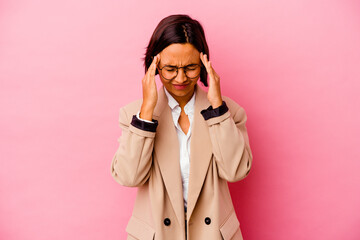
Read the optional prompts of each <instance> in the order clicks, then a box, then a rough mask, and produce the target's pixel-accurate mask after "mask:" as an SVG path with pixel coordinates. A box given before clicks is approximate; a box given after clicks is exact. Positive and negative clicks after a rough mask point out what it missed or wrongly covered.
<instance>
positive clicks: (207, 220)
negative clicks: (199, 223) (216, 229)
mask: <svg viewBox="0 0 360 240" xmlns="http://www.w3.org/2000/svg"><path fill="white" fill-rule="evenodd" d="M205 223H206V225H209V224H210V223H211V218H209V217H206V218H205Z"/></svg>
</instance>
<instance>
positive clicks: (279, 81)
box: [0, 0, 360, 240]
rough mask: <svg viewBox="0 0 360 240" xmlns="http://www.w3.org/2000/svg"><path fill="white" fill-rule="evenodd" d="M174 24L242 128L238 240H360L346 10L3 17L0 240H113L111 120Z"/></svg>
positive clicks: (355, 13)
mask: <svg viewBox="0 0 360 240" xmlns="http://www.w3.org/2000/svg"><path fill="white" fill-rule="evenodd" d="M174 13H187V14H190V16H192V17H194V18H196V19H198V20H199V21H200V22H201V23H202V24H203V26H204V28H205V32H206V36H207V40H208V44H209V47H210V52H211V56H210V57H211V60H212V62H213V65H214V68H215V70H216V71H217V73H218V74H219V75H220V77H221V86H222V93H223V95H227V96H229V97H231V98H233V99H234V100H236V101H237V102H238V103H239V104H240V105H242V106H243V107H244V108H245V110H246V112H247V115H248V122H247V127H248V133H249V136H250V145H251V147H252V151H253V155H254V163H253V168H252V172H251V173H250V175H249V176H248V177H247V178H246V179H244V180H243V181H241V182H237V183H231V184H229V185H230V190H231V192H232V196H233V202H234V205H235V208H236V212H237V214H238V218H239V220H240V223H241V229H242V232H243V235H244V238H245V239H246V240H251V239H253V240H275V239H276V240H289V239H291V240H302V239H316V240H323V239H324V240H325V239H326V240H339V239H341V240H343V239H349V240H355V239H360V228H359V224H360V174H359V170H360V163H359V160H360V150H359V149H360V146H359V144H360V141H359V135H360V127H359V122H360V111H359V109H360V104H359V102H360V101H359V100H360V97H359V90H360V83H359V80H360V2H359V1H355V0H354V1H350V0H349V1H344V0H327V1H321V0H303V1H300V0H290V1H289V0H286V1H285V0H282V1H266V0H256V1H253V0H252V1H250V0H249V1H237V0H232V1H209V0H207V1H182V2H176V3H175V1H174V2H170V1H142V2H140V1H115V0H101V1H100V0H86V1H73V0H62V1H60V0H54V1H46V0H32V1H24V0H14V1H0V36H1V37H0V84H1V85H0V123H1V124H0V132H1V133H0V141H1V145H0V151H1V162H0V164H1V165H0V239H4V240H12V239H19V240H49V239H51V240H57V239H77V240H85V239H86V240H98V239H106V240H111V239H114V240H115V239H125V236H126V233H125V227H126V224H127V221H128V219H129V217H130V215H131V211H132V207H133V203H134V197H135V194H136V189H133V188H126V187H122V186H120V185H119V184H117V183H116V182H115V181H114V180H113V179H112V177H111V174H110V164H111V160H112V157H113V155H114V153H115V151H116V149H117V147H118V145H117V144H118V143H117V138H118V137H119V136H120V134H121V131H120V128H119V126H118V114H119V108H120V107H121V106H123V105H125V104H126V103H128V102H130V101H132V100H135V99H138V98H140V97H141V94H142V93H141V79H142V77H143V75H144V70H143V62H142V60H141V58H142V57H143V54H144V52H145V47H146V46H147V43H148V41H149V39H150V36H151V34H152V32H153V30H154V28H155V27H156V25H157V23H158V22H159V21H160V20H161V19H162V18H163V17H166V16H168V15H170V14H174ZM158 83H159V82H158ZM159 86H160V85H158V87H159Z"/></svg>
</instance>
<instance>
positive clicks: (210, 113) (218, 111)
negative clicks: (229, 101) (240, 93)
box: [200, 101, 229, 120]
mask: <svg viewBox="0 0 360 240" xmlns="http://www.w3.org/2000/svg"><path fill="white" fill-rule="evenodd" d="M228 110H229V108H228V107H227V106H226V103H225V102H224V101H223V102H222V104H221V106H220V107H217V108H213V107H212V106H210V107H208V108H207V109H204V110H202V111H201V112H200V113H201V115H202V116H203V117H204V119H205V120H208V119H210V118H214V117H219V116H221V115H223V114H225V113H226V112H227V111H228Z"/></svg>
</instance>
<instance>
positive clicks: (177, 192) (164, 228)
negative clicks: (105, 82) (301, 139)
mask: <svg viewBox="0 0 360 240" xmlns="http://www.w3.org/2000/svg"><path fill="white" fill-rule="evenodd" d="M145 72H146V74H145V77H144V78H143V80H142V89H143V98H142V99H139V100H137V101H135V102H132V103H130V104H128V105H126V106H124V107H122V108H121V109H120V117H119V122H120V127H121V128H122V136H121V137H120V138H119V140H118V141H119V148H118V150H117V152H116V154H115V156H114V158H113V160H112V166H111V171H112V176H113V177H114V178H115V180H116V181H117V182H118V183H120V184H121V185H123V186H129V187H138V192H137V196H136V200H135V206H134V209H133V214H132V216H131V218H130V220H129V222H128V225H127V227H126V231H127V233H128V239H144V240H145V239H165V240H177V239H182V240H183V239H188V240H201V239H206V240H213V239H214V240H215V239H242V234H241V230H240V227H239V221H238V219H237V217H236V214H235V211H234V207H233V204H232V200H231V196H230V193H229V189H228V185H227V182H235V181H239V180H241V179H243V178H244V177H246V176H247V175H248V174H249V170H250V168H251V165H252V153H251V150H250V146H249V139H248V134H247V130H246V126H245V122H246V113H245V111H244V109H243V108H242V107H240V106H239V105H238V104H237V103H235V102H234V101H233V100H231V99H230V98H228V97H225V96H222V95H221V91H220V78H219V76H218V75H217V74H216V72H215V70H214V69H213V67H212V65H211V62H210V61H209V50H208V46H207V43H206V40H205V35H204V30H203V28H202V26H201V25H200V23H199V22H198V21H196V20H194V19H191V18H190V17H189V16H187V15H172V16H169V17H166V18H164V19H163V20H162V21H161V22H160V23H159V24H158V26H157V27H156V29H155V31H154V33H153V35H152V37H151V39H150V42H149V45H148V47H147V51H146V56H145ZM158 73H160V74H159V75H160V79H161V82H162V84H163V86H162V87H161V88H160V90H159V91H158V90H157V87H156V83H155V75H156V74H158ZM208 76H209V84H208V83H207V78H208ZM199 78H200V81H201V82H202V83H203V84H204V85H205V86H208V91H207V92H205V91H204V90H202V89H201V88H200V87H199V86H198V84H197V81H198V79H199Z"/></svg>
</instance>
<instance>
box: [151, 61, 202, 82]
mask: <svg viewBox="0 0 360 240" xmlns="http://www.w3.org/2000/svg"><path fill="white" fill-rule="evenodd" d="M194 65H196V66H199V67H200V72H199V74H198V75H197V76H196V77H192V78H191V77H188V75H186V70H185V69H186V68H187V67H188V66H194ZM165 67H173V68H176V75H175V77H173V78H170V79H169V78H166V77H164V75H163V74H162V70H163V68H165ZM156 68H157V69H158V70H159V73H160V75H161V77H163V78H164V79H166V80H168V81H171V80H174V79H175V78H176V77H177V75H178V74H179V69H180V68H183V71H184V74H185V76H186V77H187V78H188V79H195V78H197V77H199V76H200V75H201V71H202V68H203V65H201V64H196V63H195V64H189V65H186V66H183V67H177V66H172V65H165V66H163V67H162V68H160V67H159V66H156Z"/></svg>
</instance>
